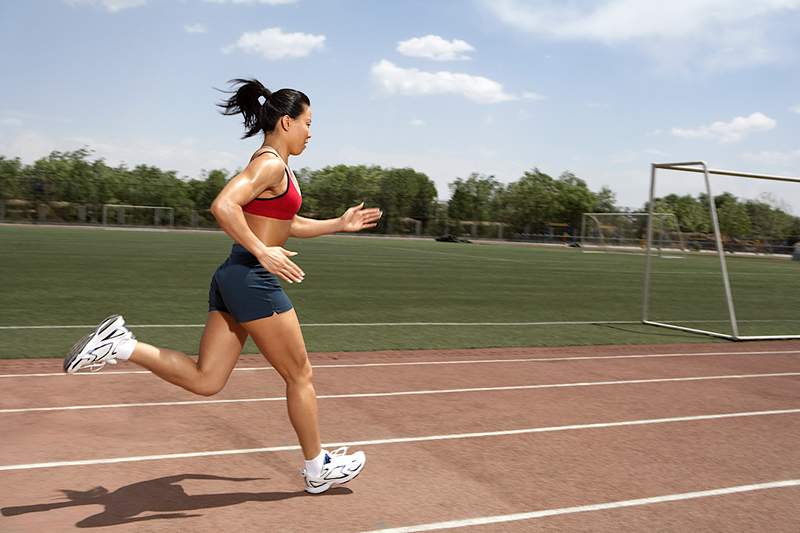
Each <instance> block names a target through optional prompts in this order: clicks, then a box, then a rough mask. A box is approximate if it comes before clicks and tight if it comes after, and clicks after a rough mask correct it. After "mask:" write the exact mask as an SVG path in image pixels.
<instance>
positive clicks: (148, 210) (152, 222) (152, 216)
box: [103, 204, 175, 227]
mask: <svg viewBox="0 0 800 533" xmlns="http://www.w3.org/2000/svg"><path fill="white" fill-rule="evenodd" d="M103 225H104V226H108V225H119V226H155V227H159V226H174V225H175V209H173V208H172V207H167V206H163V205H126V204H103Z"/></svg>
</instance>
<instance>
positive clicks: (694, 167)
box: [642, 161, 800, 341]
mask: <svg viewBox="0 0 800 533" xmlns="http://www.w3.org/2000/svg"><path fill="white" fill-rule="evenodd" d="M658 170H673V171H681V172H693V173H700V174H703V178H704V181H705V191H706V194H707V198H708V208H709V215H710V219H711V226H712V228H713V232H714V242H715V245H716V253H717V256H718V258H719V272H720V274H721V277H722V285H723V292H724V298H725V304H726V311H727V316H728V318H727V320H726V321H728V322H730V331H731V333H730V334H727V333H723V332H720V331H712V330H708V329H698V328H691V327H686V326H682V325H678V324H675V323H670V322H669V321H656V320H651V319H650V311H651V309H650V306H651V291H652V273H653V264H652V257H653V255H654V254H653V247H654V227H653V220H654V216H653V215H654V212H653V209H654V204H655V198H656V196H655V189H656V177H657V172H658ZM712 174H713V175H719V176H731V177H737V178H751V179H759V180H772V181H781V182H788V183H797V184H800V178H797V177H789V176H777V175H769V174H753V173H749V172H739V171H732V170H718V169H710V168H708V165H707V164H706V163H705V162H704V161H690V162H682V163H652V164H651V169H650V201H649V202H648V213H649V214H650V215H651V216H649V217H648V219H647V222H648V224H647V241H646V248H645V270H644V280H643V291H642V323H643V324H647V325H651V326H658V327H662V328H669V329H673V330H680V331H686V332H689V333H697V334H702V335H709V336H712V337H719V338H724V339H728V340H734V341H746V340H769V339H800V335H795V334H792V335H741V334H740V333H739V332H740V328H739V322H738V320H737V317H736V306H735V304H734V299H733V290H732V289H731V282H730V276H729V273H728V264H727V259H726V254H725V249H724V247H723V240H722V234H721V232H720V223H719V218H718V216H717V208H716V205H715V200H714V195H713V193H712V190H711V180H710V176H711V175H712ZM763 305H764V306H768V305H770V302H768V301H764V303H763Z"/></svg>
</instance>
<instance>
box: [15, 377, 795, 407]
mask: <svg viewBox="0 0 800 533" xmlns="http://www.w3.org/2000/svg"><path fill="white" fill-rule="evenodd" d="M787 376H800V372H780V373H773V374H729V375H722V376H690V377H683V378H649V379H629V380H621V381H582V382H572V383H547V384H542V385H507V386H504V387H472V388H466V389H432V390H415V391H396V392H359V393H350V394H321V395H319V396H317V399H319V400H332V399H342V398H381V397H387V396H418V395H430V394H458V393H468V392H493V391H515V390H532V389H558V388H569V387H597V386H604V385H635V384H641V383H670V382H678V381H710V380H721V379H751V378H777V377H787ZM285 399H286V396H271V397H266V398H240V399H231V400H185V401H176V402H142V403H110V404H97V405H67V406H60V407H19V408H14V409H0V414H7V413H36V412H43V411H80V410H85V409H119V408H125V407H155V406H175V407H177V406H186V405H189V406H191V405H209V404H211V405H214V404H228V403H253V402H276V401H282V400H285Z"/></svg>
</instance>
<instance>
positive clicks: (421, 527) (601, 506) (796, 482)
mask: <svg viewBox="0 0 800 533" xmlns="http://www.w3.org/2000/svg"><path fill="white" fill-rule="evenodd" d="M797 486H800V479H786V480H783V481H769V482H767V483H756V484H753V485H737V486H735V487H724V488H721V489H710V490H700V491H696V492H682V493H678V494H665V495H663V496H653V497H650V498H637V499H635V500H618V501H615V502H606V503H595V504H591V505H577V506H575V507H560V508H558V509H545V510H543V511H531V512H528V513H515V514H506V515H495V516H482V517H479V518H467V519H464V520H449V521H447V522H433V523H430V524H418V525H416V526H406V527H396V528H389V529H375V530H372V531H368V532H366V533H412V532H415V531H434V530H437V529H451V528H456V527H468V526H481V525H486V524H499V523H503V522H516V521H518V520H531V519H534V518H544V517H546V516H557V515H563V514H573V513H585V512H590V511H604V510H607V509H620V508H623V507H636V506H640V505H652V504H654V503H665V502H677V501H681V500H693V499H696V498H707V497H709V496H724V495H726V494H739V493H742V492H752V491H756V490H769V489H780V488H785V487H797Z"/></svg>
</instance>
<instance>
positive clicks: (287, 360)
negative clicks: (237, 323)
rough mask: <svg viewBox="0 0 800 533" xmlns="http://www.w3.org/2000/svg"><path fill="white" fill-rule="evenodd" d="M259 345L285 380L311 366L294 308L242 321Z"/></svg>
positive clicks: (300, 373)
mask: <svg viewBox="0 0 800 533" xmlns="http://www.w3.org/2000/svg"><path fill="white" fill-rule="evenodd" d="M242 326H243V327H244V328H245V330H246V331H247V333H249V334H250V336H251V337H252V338H253V341H254V342H255V343H256V346H258V349H259V350H260V351H261V353H262V354H263V355H264V357H265V358H266V359H267V361H269V363H270V364H271V365H272V366H273V368H275V370H277V371H278V373H279V374H280V375H281V376H282V377H283V378H284V379H286V380H290V379H293V378H296V377H298V376H300V375H302V374H303V373H305V372H308V371H309V370H310V365H309V364H308V354H307V353H306V344H305V341H304V340H303V333H302V331H301V330H300V322H299V321H298V319H297V313H296V312H295V310H294V309H289V310H288V311H286V312H284V313H275V314H274V315H272V316H269V317H266V318H260V319H258V320H251V321H249V322H244V323H242Z"/></svg>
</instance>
